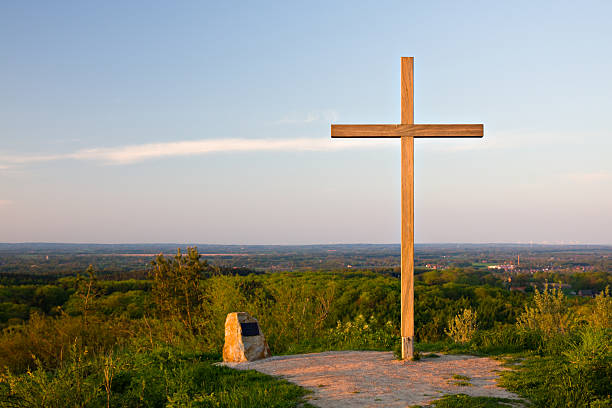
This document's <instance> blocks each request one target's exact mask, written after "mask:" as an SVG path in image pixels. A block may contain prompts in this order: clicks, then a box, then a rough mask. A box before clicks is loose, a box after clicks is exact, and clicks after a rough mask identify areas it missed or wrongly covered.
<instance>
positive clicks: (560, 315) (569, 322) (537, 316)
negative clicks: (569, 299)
mask: <svg viewBox="0 0 612 408" xmlns="http://www.w3.org/2000/svg"><path fill="white" fill-rule="evenodd" d="M533 302H534V307H529V306H525V310H524V311H523V313H522V314H521V315H520V316H519V317H518V319H517V322H516V324H517V327H518V328H520V329H522V330H533V331H538V332H540V333H541V334H542V336H543V337H544V338H545V339H550V338H552V337H554V336H555V335H557V334H559V333H562V334H566V333H568V332H569V331H570V329H571V328H573V327H574V326H575V320H574V317H573V314H572V313H571V311H570V310H569V309H568V307H567V306H566V299H565V295H564V294H563V292H561V289H559V288H552V289H550V288H549V287H548V284H547V285H546V286H545V287H544V291H542V292H540V291H539V290H537V289H536V290H535V293H534V295H533Z"/></svg>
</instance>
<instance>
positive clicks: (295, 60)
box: [0, 1, 612, 244]
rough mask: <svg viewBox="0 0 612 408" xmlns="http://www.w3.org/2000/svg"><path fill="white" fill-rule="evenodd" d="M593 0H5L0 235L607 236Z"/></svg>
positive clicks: (287, 240) (604, 115)
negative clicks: (407, 209) (407, 108)
mask: <svg viewBox="0 0 612 408" xmlns="http://www.w3.org/2000/svg"><path fill="white" fill-rule="evenodd" d="M610 15H612V2H609V1H601V2H596V1H584V2H575V1H573V2H565V1H554V2H553V1H551V2H545V1H535V2H534V1H525V2H523V1H512V2H477V1H467V2H466V1H448V2H437V1H428V2H410V1H398V2H389V1H376V2H358V1H350V2H348V1H347V2H339V1H338V2H329V1H321V2H317V1H309V2H286V1H282V2H234V1H224V2H212V1H181V2H167V1H131V2H120V1H105V2H82V1H64V2H48V1H39V2H36V1H31V2H19V1H4V2H2V3H0V38H2V40H0V60H1V61H2V63H0V94H1V95H2V97H1V98H0V242H79V243H149V242H176V243H210V244H213V243H219V244H312V243H321V244H324V243H397V242H399V241H400V167H399V166H400V148H399V140H397V139H388V140H380V139H376V140H374V139H367V140H355V139H349V140H337V139H335V140H332V139H331V138H330V124H331V123H398V122H399V121H400V57H402V56H414V57H415V62H414V64H415V73H414V79H415V114H414V117H415V123H484V126H485V136H484V138H483V139H454V140H453V139H439V140H433V139H417V140H416V141H415V241H416V242H417V243H436V242H472V243H485V242H486V243H492V242H519V243H529V242H533V243H599V244H612V125H611V124H610V120H609V117H610V112H611V111H612V98H611V95H612V75H610V72H612V52H610V50H611V49H610V44H611V43H612V25H611V24H610V22H609V16H610Z"/></svg>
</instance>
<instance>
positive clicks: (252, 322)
mask: <svg viewBox="0 0 612 408" xmlns="http://www.w3.org/2000/svg"><path fill="white" fill-rule="evenodd" d="M271 355H272V354H271V353H270V348H269V347H268V343H266V338H265V337H264V335H263V333H262V331H261V328H260V327H259V323H258V322H257V319H255V318H254V317H252V316H251V315H249V314H248V313H246V312H234V313H230V314H228V315H227V317H226V318H225V345H224V346H223V361H225V362H226V363H242V362H245V361H254V360H260V359H262V358H266V357H270V356H271Z"/></svg>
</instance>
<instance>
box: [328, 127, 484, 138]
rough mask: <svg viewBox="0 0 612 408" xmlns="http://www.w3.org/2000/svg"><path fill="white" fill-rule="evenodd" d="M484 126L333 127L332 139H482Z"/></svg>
mask: <svg viewBox="0 0 612 408" xmlns="http://www.w3.org/2000/svg"><path fill="white" fill-rule="evenodd" d="M483 134H484V125H482V124H477V125H331V137H402V136H412V137H482V136H483Z"/></svg>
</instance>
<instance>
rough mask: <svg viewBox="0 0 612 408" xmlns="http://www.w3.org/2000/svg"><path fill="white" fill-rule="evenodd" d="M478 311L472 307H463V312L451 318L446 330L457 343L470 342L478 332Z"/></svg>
mask: <svg viewBox="0 0 612 408" xmlns="http://www.w3.org/2000/svg"><path fill="white" fill-rule="evenodd" d="M477 318H478V316H477V313H476V312H474V311H473V310H472V309H463V312H462V313H459V314H458V315H457V316H455V318H454V319H452V320H449V322H448V329H447V330H445V331H444V332H445V333H446V335H447V336H448V337H450V338H451V339H453V341H454V342H455V343H468V342H469V341H470V340H472V337H474V333H476V327H477V325H476V319H477Z"/></svg>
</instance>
